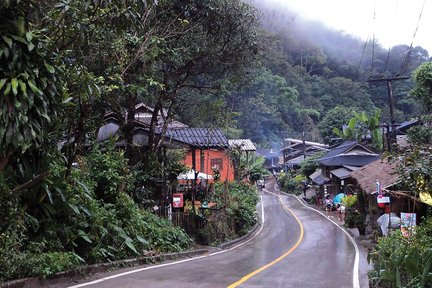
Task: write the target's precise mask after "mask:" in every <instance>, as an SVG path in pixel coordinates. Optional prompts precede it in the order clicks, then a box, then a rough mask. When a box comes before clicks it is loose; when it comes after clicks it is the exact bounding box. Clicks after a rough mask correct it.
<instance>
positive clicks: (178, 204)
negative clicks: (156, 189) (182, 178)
mask: <svg viewBox="0 0 432 288" xmlns="http://www.w3.org/2000/svg"><path fill="white" fill-rule="evenodd" d="M182 207H183V194H182V193H175V194H173V208H182Z"/></svg>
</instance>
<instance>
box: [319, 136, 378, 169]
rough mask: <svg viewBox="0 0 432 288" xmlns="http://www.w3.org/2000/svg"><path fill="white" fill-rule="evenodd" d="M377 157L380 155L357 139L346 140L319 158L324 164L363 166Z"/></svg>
mask: <svg viewBox="0 0 432 288" xmlns="http://www.w3.org/2000/svg"><path fill="white" fill-rule="evenodd" d="M377 159H379V155H378V154H376V153H373V152H372V151H370V150H369V149H367V148H366V147H364V146H363V145H361V144H359V143H357V142H356V141H346V142H344V143H342V144H341V145H339V146H337V147H336V148H334V149H333V150H331V151H330V152H328V153H327V154H326V155H324V156H323V157H321V158H320V159H318V162H319V163H320V164H322V165H324V166H344V165H349V166H356V167H361V166H363V165H366V164H369V163H370V162H373V161H375V160H377Z"/></svg>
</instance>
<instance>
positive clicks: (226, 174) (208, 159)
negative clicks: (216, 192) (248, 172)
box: [183, 149, 234, 181]
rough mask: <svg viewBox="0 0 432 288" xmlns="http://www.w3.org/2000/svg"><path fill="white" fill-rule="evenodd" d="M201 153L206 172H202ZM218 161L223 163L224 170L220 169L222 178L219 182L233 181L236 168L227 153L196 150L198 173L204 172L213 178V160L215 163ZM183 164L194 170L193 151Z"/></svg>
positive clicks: (188, 154)
mask: <svg viewBox="0 0 432 288" xmlns="http://www.w3.org/2000/svg"><path fill="white" fill-rule="evenodd" d="M201 151H203V156H204V157H203V162H204V170H201V159H202V158H201ZM218 159H221V160H222V161H221V162H222V169H219V171H220V174H221V177H220V180H219V181H225V180H228V181H233V180H234V168H233V167H232V165H231V161H230V160H229V156H228V154H227V153H226V152H225V151H221V150H213V149H210V150H199V149H197V150H195V169H196V171H199V172H203V173H206V174H209V175H212V176H213V171H212V167H211V164H212V160H213V162H218ZM183 164H185V165H186V166H188V167H190V168H192V151H188V153H187V155H186V159H185V160H184V162H183Z"/></svg>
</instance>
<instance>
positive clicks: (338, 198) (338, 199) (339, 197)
mask: <svg viewBox="0 0 432 288" xmlns="http://www.w3.org/2000/svg"><path fill="white" fill-rule="evenodd" d="M345 196H346V195H345V194H344V193H339V194H337V195H336V196H335V197H334V198H333V203H334V204H335V205H336V204H339V203H341V202H342V198H344V197H345Z"/></svg>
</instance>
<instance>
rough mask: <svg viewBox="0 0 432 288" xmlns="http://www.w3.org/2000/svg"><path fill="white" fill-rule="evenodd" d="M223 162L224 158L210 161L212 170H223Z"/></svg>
mask: <svg viewBox="0 0 432 288" xmlns="http://www.w3.org/2000/svg"><path fill="white" fill-rule="evenodd" d="M222 163H223V161H222V158H215V159H211V160H210V165H211V167H212V168H217V169H219V170H223V165H222Z"/></svg>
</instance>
